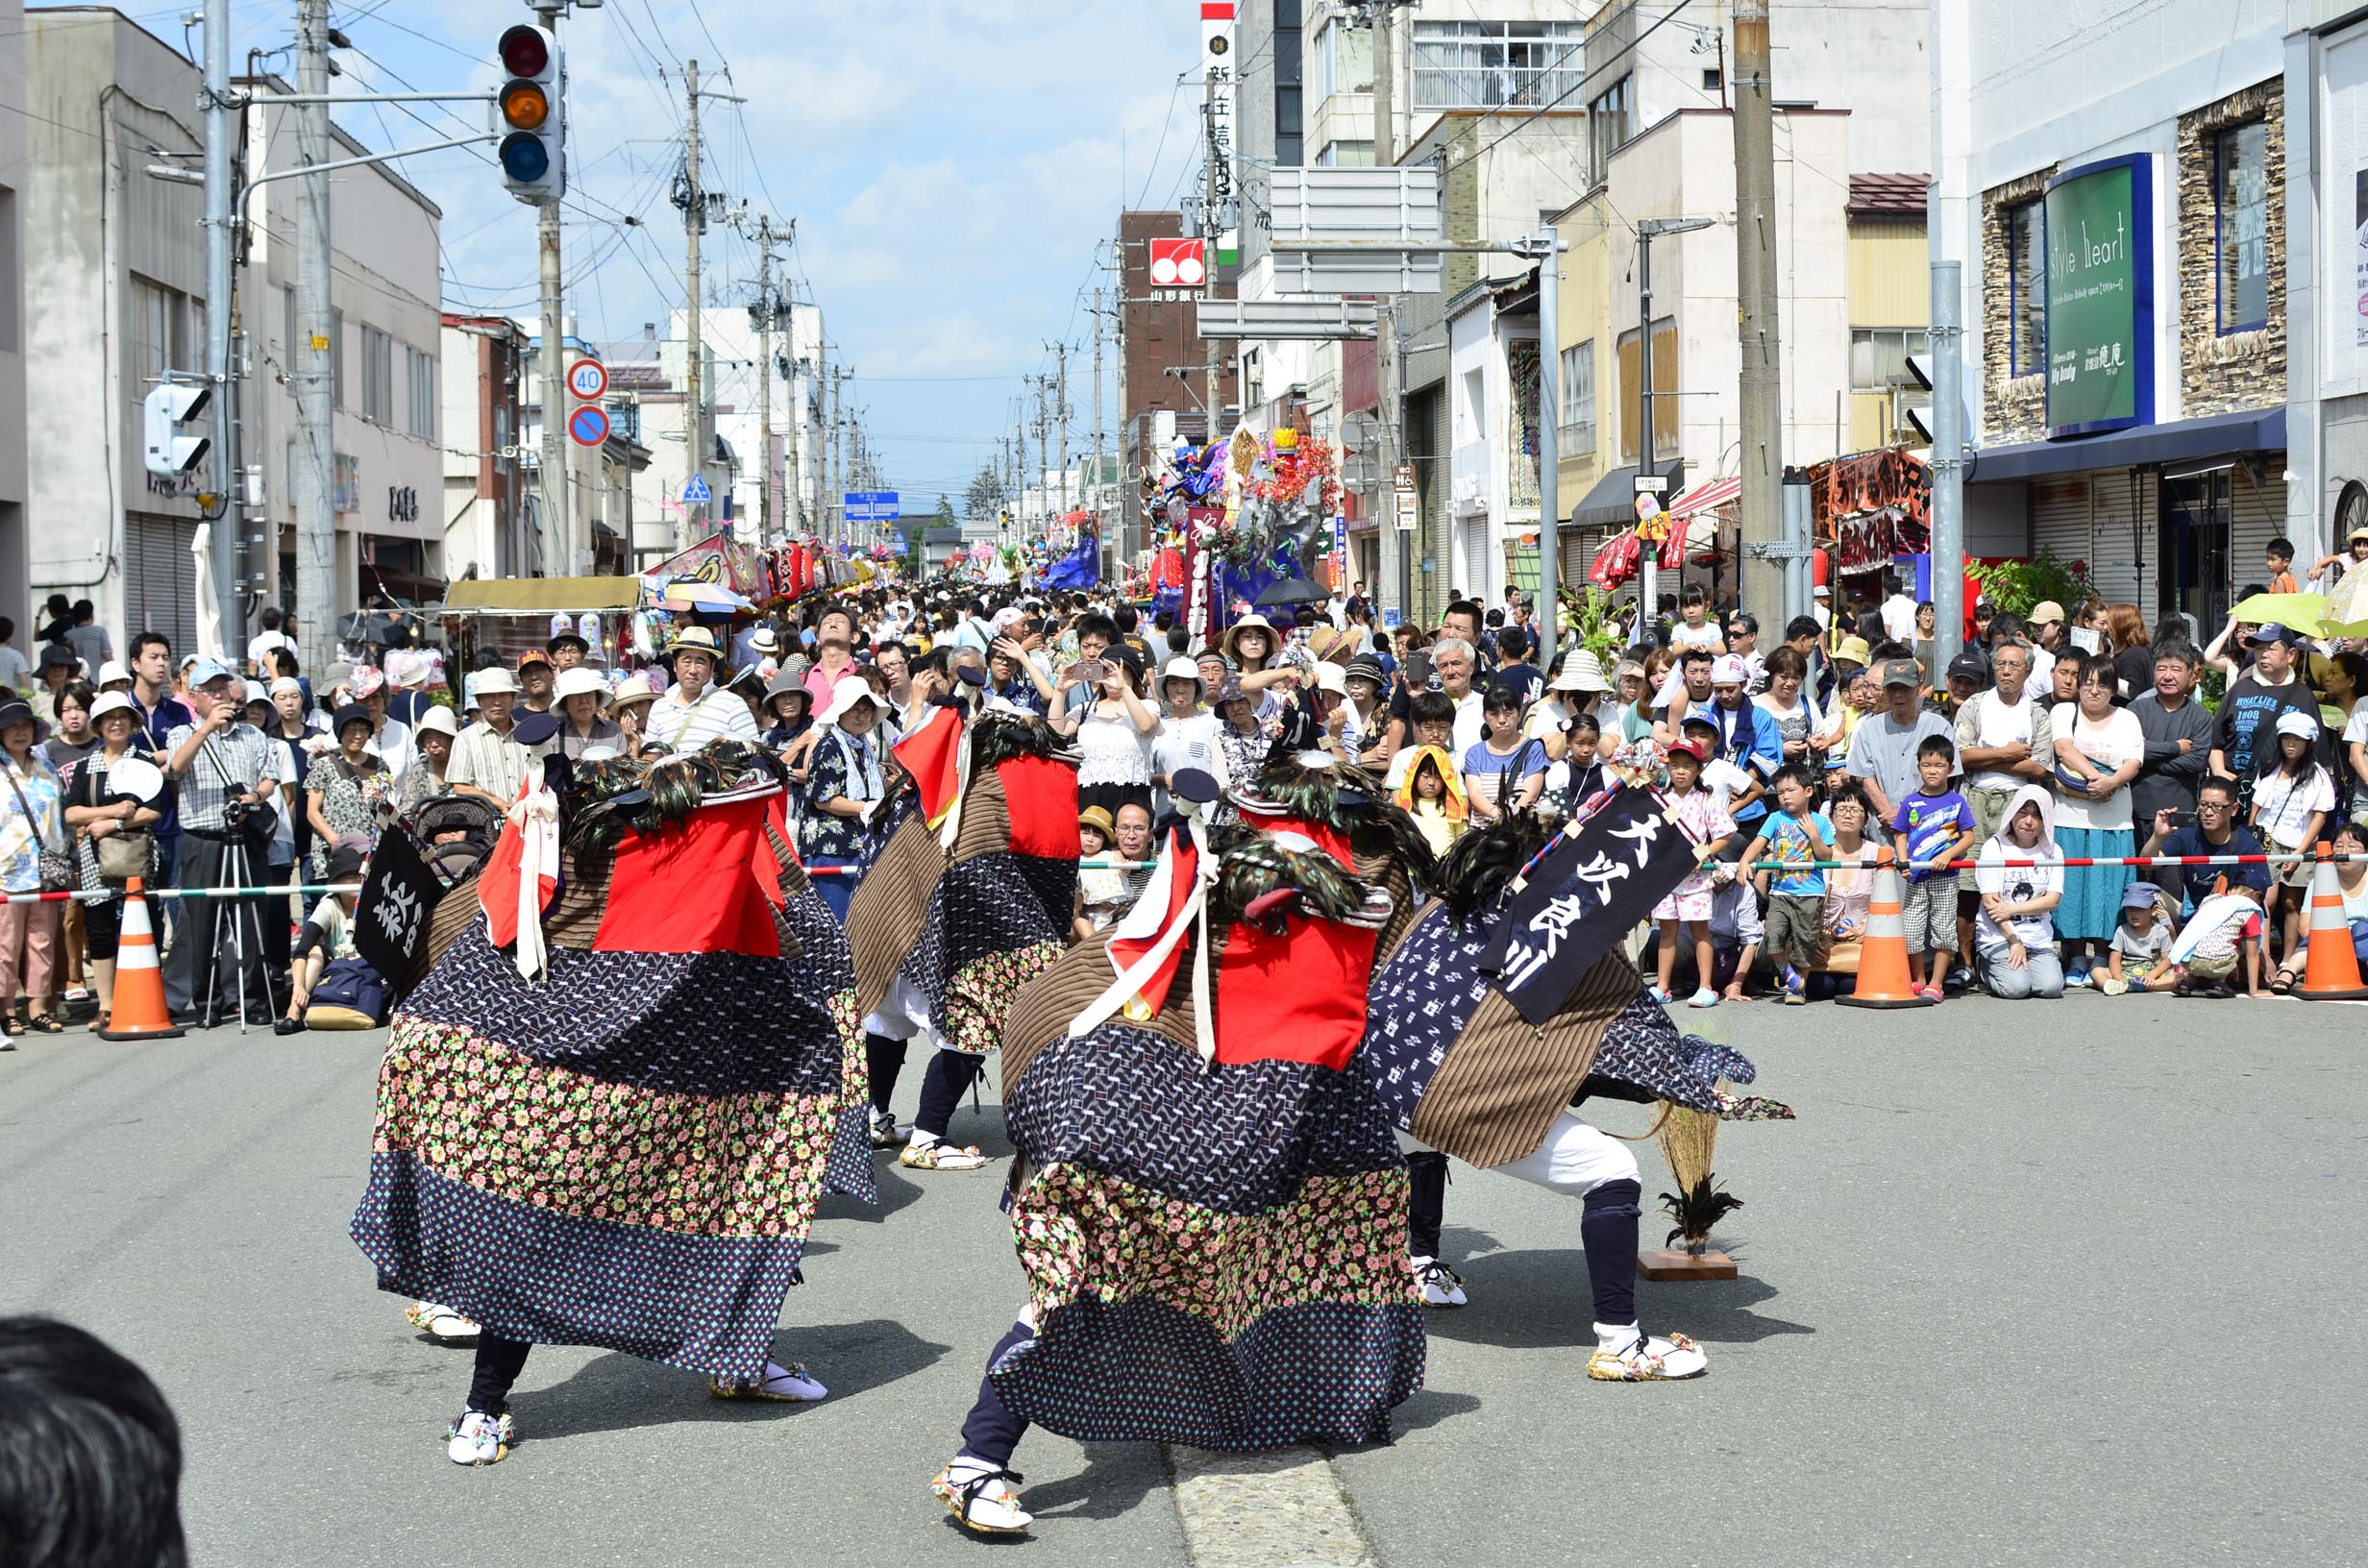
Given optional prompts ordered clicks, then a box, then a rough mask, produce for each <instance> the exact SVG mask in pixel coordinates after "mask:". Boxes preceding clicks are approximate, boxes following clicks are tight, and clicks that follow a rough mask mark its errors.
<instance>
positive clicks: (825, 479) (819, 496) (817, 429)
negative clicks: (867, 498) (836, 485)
mask: <svg viewBox="0 0 2368 1568" xmlns="http://www.w3.org/2000/svg"><path fill="white" fill-rule="evenodd" d="M829 379H830V340H829V339H828V338H826V337H825V336H824V335H823V332H822V327H821V324H820V323H817V324H816V326H815V331H814V453H813V459H812V460H813V463H814V510H813V512H812V514H811V515H810V516H809V517H808V518H807V524H808V527H809V529H810V531H811V532H812V533H813V535H814V537H815V538H817V539H826V538H827V537H829V532H830V495H829V488H830V466H829V462H830V433H829V431H827V430H826V429H824V428H823V397H824V392H823V387H824V383H825V382H826V381H827V380H829Z"/></svg>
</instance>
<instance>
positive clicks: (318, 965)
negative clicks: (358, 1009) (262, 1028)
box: [271, 834, 370, 1035]
mask: <svg viewBox="0 0 2368 1568" xmlns="http://www.w3.org/2000/svg"><path fill="white" fill-rule="evenodd" d="M369 861H370V845H369V841H368V840H366V839H363V838H361V837H360V836H358V835H354V834H349V835H347V836H345V837H343V838H340V839H339V840H337V842H336V844H335V845H333V846H332V847H331V849H330V851H329V860H328V866H327V870H326V871H325V873H324V874H325V878H326V880H327V881H328V882H329V883H330V884H331V885H332V886H333V887H337V886H341V885H343V884H346V883H359V882H360V881H361V879H362V878H363V877H364V876H365V875H367V874H368V871H369ZM360 902H361V894H360V891H359V890H358V888H357V889H356V890H355V891H353V892H350V893H348V892H342V891H340V892H335V893H324V894H321V896H320V901H319V902H317V903H315V904H314V905H313V906H312V913H311V914H309V915H308V916H306V917H305V923H304V929H303V932H302V934H301V935H300V936H299V937H298V938H297V941H296V950H295V952H294V953H293V954H292V955H291V956H290V958H289V963H288V974H287V978H288V987H289V994H288V1002H287V1013H286V1015H285V1016H284V1017H282V1018H281V1019H280V1020H279V1021H278V1022H277V1023H275V1024H273V1025H272V1026H271V1029H272V1033H273V1034H276V1035H292V1034H295V1033H297V1032H298V1031H300V1030H302V1029H303V1028H304V1026H305V1009H306V1008H308V1007H309V1006H310V1005H311V1004H312V988H313V987H315V986H317V985H319V984H320V983H321V971H322V970H323V969H325V968H328V967H329V966H330V965H331V964H333V963H334V962H335V961H336V960H338V959H341V958H358V957H359V956H360V954H359V953H358V952H357V951H356V950H355V947H354V908H355V906H356V905H357V904H358V903H360Z"/></svg>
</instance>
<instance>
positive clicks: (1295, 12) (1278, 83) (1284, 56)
mask: <svg viewBox="0 0 2368 1568" xmlns="http://www.w3.org/2000/svg"><path fill="white" fill-rule="evenodd" d="M1299 5H1300V0H1274V161H1275V163H1276V165H1277V166H1279V167H1281V168H1286V169H1295V168H1297V167H1298V166H1299V165H1300V164H1301V163H1303V162H1305V161H1306V153H1307V143H1306V141H1305V139H1304V136H1303V135H1302V130H1303V118H1304V117H1303V115H1302V112H1301V108H1300V104H1301V98H1300V84H1301V82H1302V81H1303V80H1304V78H1303V69H1304V67H1303V65H1302V62H1301V61H1300V58H1299V45H1300V39H1301V38H1302V37H1303V35H1302V34H1301V32H1300V30H1299V21H1300V10H1299Z"/></svg>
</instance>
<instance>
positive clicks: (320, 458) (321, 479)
mask: <svg viewBox="0 0 2368 1568" xmlns="http://www.w3.org/2000/svg"><path fill="white" fill-rule="evenodd" d="M213 3H214V4H215V5H216V6H225V5H227V3H228V0H213ZM296 90H297V91H298V92H299V93H301V94H304V95H305V96H306V97H307V98H308V99H309V100H310V101H309V102H307V103H304V104H300V105H298V106H297V107H296V110H295V114H296V159H297V161H298V162H299V163H300V164H304V165H307V166H310V165H315V164H320V163H326V162H328V161H329V156H330V147H329V106H328V105H327V104H326V103H323V102H321V101H320V100H321V98H322V97H323V96H324V95H326V94H327V93H328V91H329V0H297V4H296ZM294 184H295V186H296V335H297V337H298V339H299V340H300V342H301V344H302V347H301V348H300V349H299V350H298V351H297V353H296V355H295V360H296V368H295V371H294V374H293V378H292V379H293V380H294V381H295V383H296V449H295V453H294V459H293V461H292V462H290V464H289V465H288V466H289V469H290V474H289V484H288V488H289V489H290V490H291V491H292V492H293V493H294V496H293V499H294V501H295V502H296V608H297V609H298V610H299V611H300V612H301V615H302V619H301V621H300V623H299V636H298V639H297V642H298V647H297V656H298V657H299V658H301V659H303V661H304V665H305V668H306V669H308V670H310V671H313V672H314V673H315V674H318V673H319V672H321V671H325V670H327V669H328V668H329V667H330V665H332V664H333V663H335V662H336V651H337V518H336V514H335V513H334V512H333V511H332V510H331V509H330V493H329V491H330V483H331V469H332V466H333V465H332V455H333V453H334V451H335V446H336V408H335V405H334V394H335V390H336V383H335V376H336V366H337V357H338V354H337V349H338V345H337V343H336V341H335V338H334V335H333V334H334V330H335V328H334V317H333V315H332V314H331V311H330V298H329V177H328V176H327V175H325V174H311V175H307V176H305V177H304V178H302V179H300V180H297V181H295V182H294Z"/></svg>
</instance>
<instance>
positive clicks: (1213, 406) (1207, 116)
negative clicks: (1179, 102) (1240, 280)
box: [1200, 71, 1225, 446]
mask: <svg viewBox="0 0 2368 1568" xmlns="http://www.w3.org/2000/svg"><path fill="white" fill-rule="evenodd" d="M1200 98H1201V110H1200V140H1201V149H1200V191H1201V196H1200V201H1201V206H1200V228H1201V232H1202V233H1204V234H1206V235H1207V236H1208V238H1207V244H1206V249H1207V251H1208V256H1209V277H1208V285H1209V286H1208V291H1207V292H1208V297H1209V298H1211V299H1215V298H1216V297H1217V239H1218V236H1219V234H1220V233H1222V231H1221V230H1220V229H1219V228H1218V227H1217V174H1218V168H1217V159H1218V154H1217V78H1215V77H1214V76H1211V75H1210V74H1209V73H1208V72H1206V71H1203V72H1201V77H1200ZM1221 341H1222V340H1221V339H1220V338H1214V337H1210V338H1203V339H1202V340H1201V343H1202V346H1203V347H1204V348H1205V349H1206V350H1207V352H1208V391H1209V396H1208V403H1207V409H1208V419H1209V444H1210V445H1211V446H1215V445H1216V444H1217V442H1218V441H1219V440H1221V438H1222V437H1223V435H1224V431H1223V430H1221V429H1219V427H1220V426H1221V425H1222V424H1224V422H1225V421H1224V407H1225V394H1224V390H1223V388H1222V387H1221V385H1220V384H1219V382H1218V379H1217V375H1218V370H1217V346H1218V344H1219V343H1220V342H1221Z"/></svg>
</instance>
